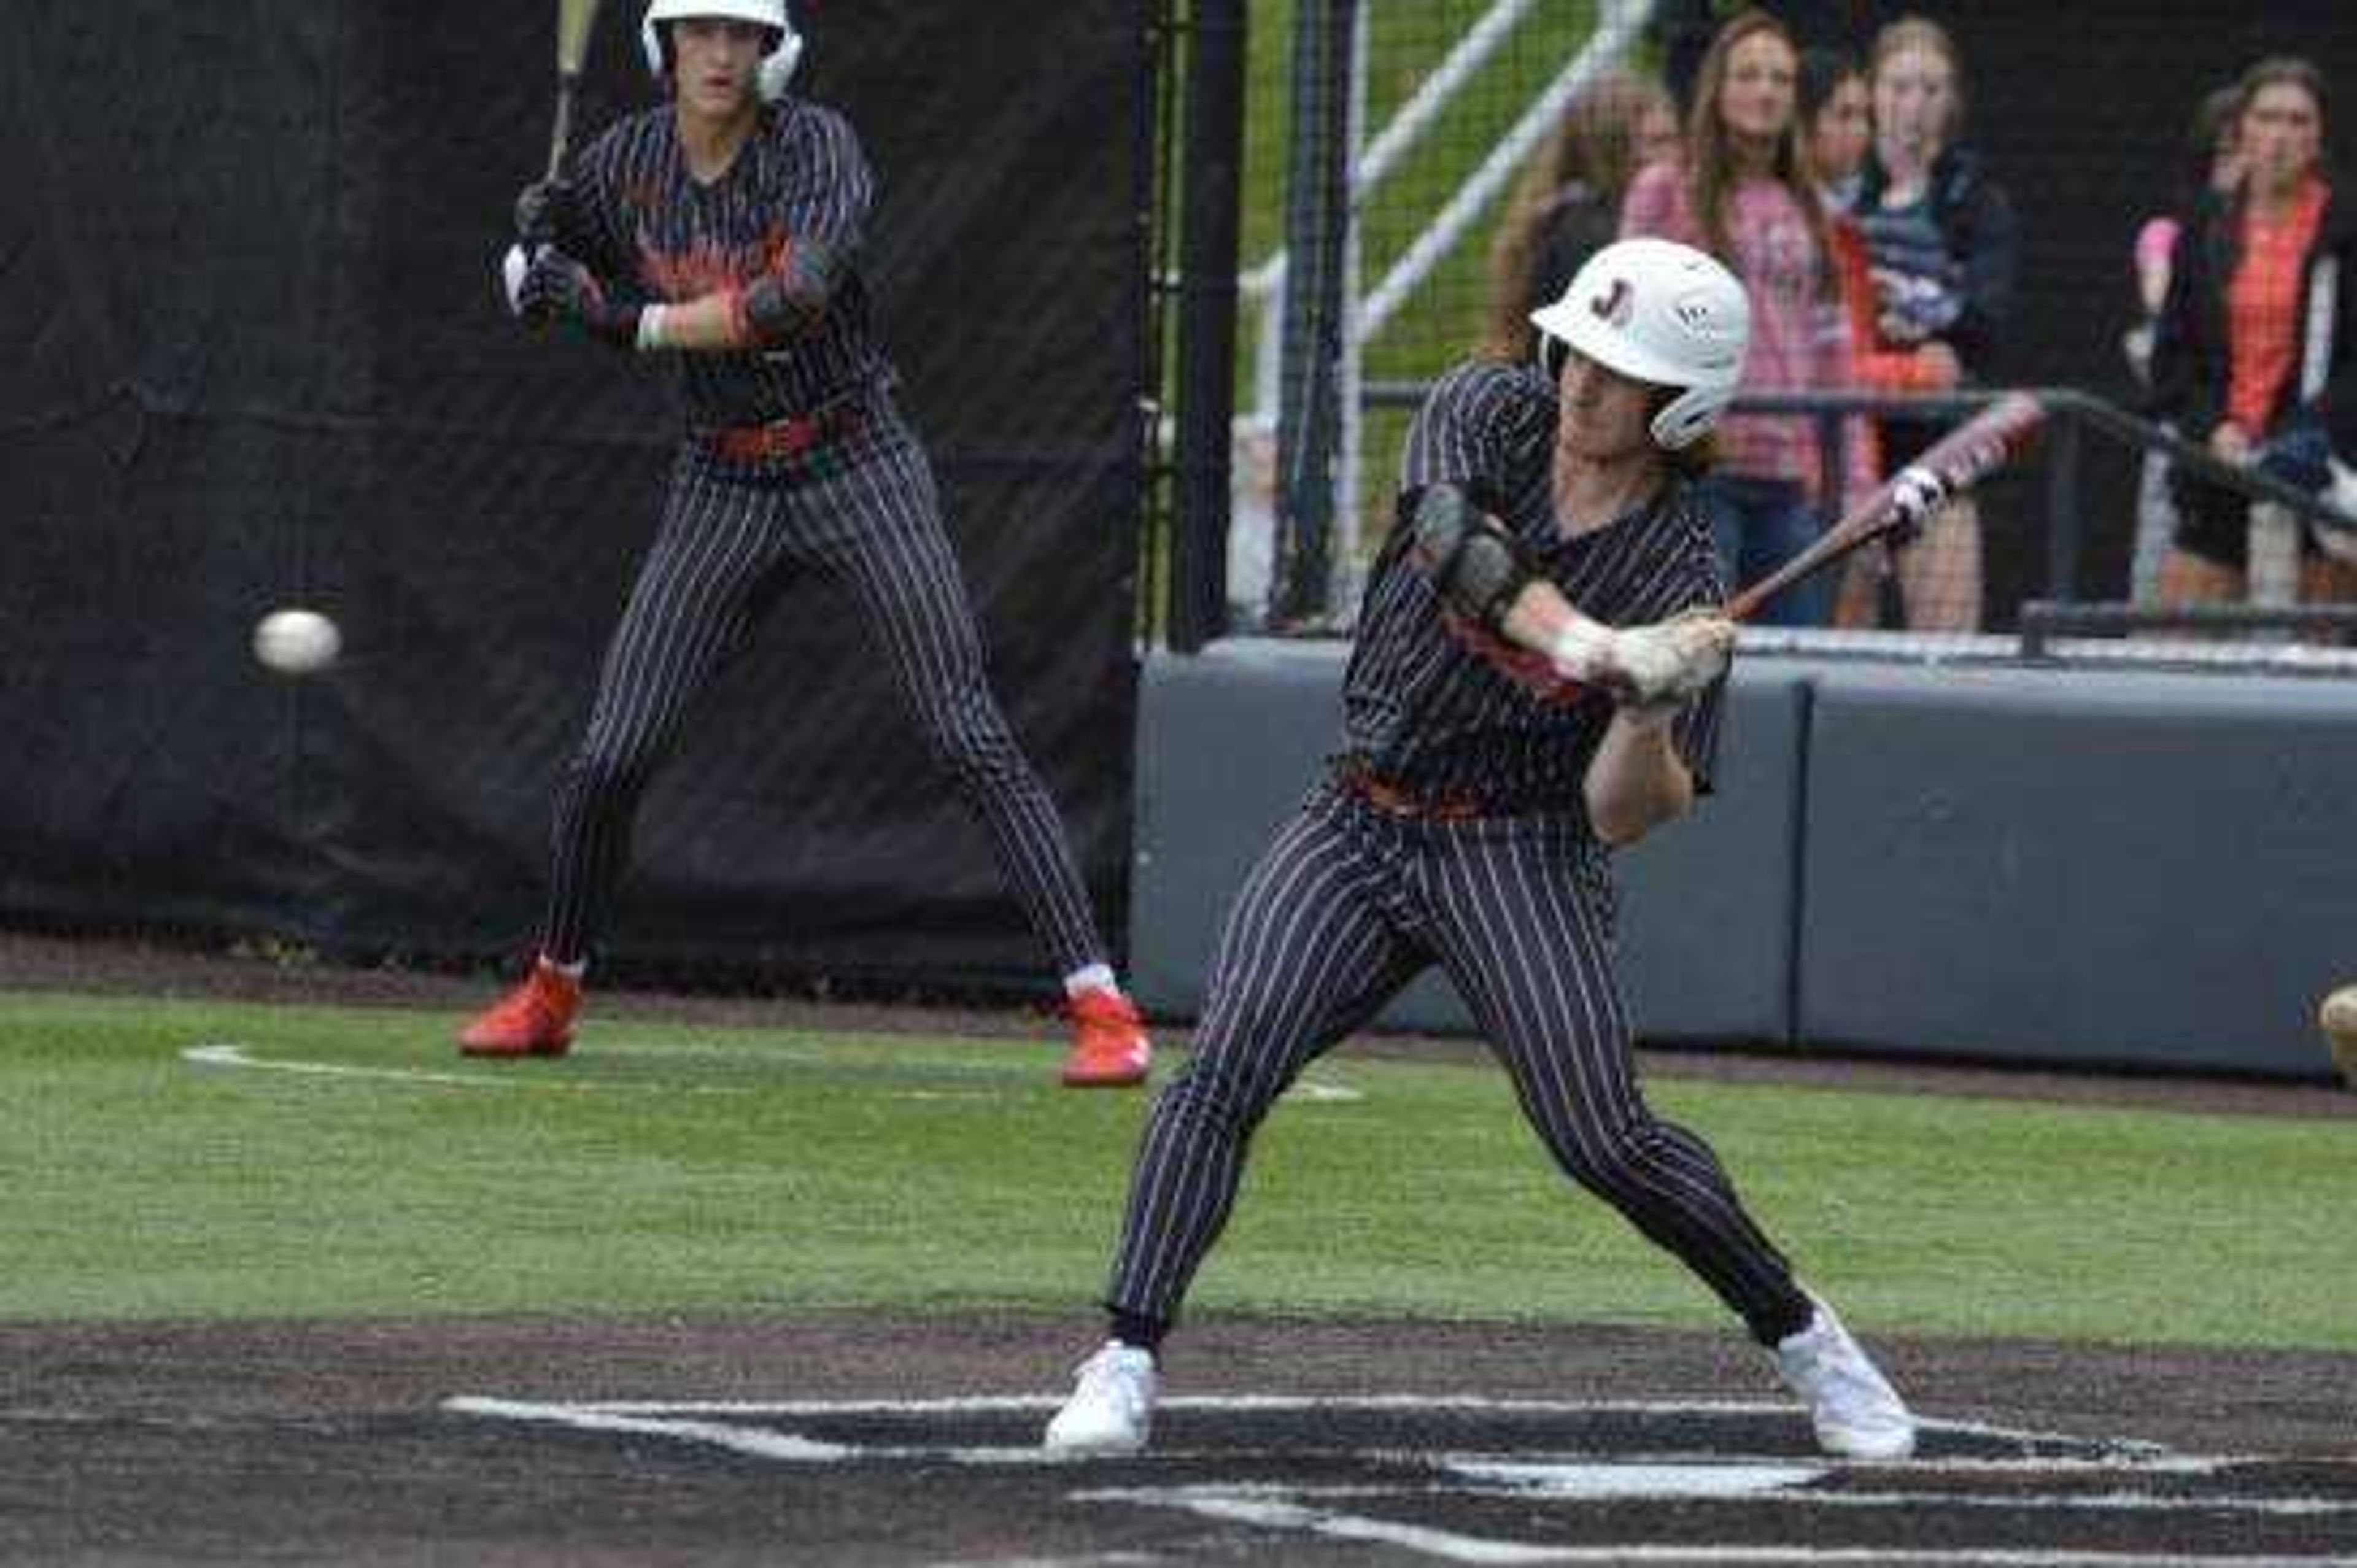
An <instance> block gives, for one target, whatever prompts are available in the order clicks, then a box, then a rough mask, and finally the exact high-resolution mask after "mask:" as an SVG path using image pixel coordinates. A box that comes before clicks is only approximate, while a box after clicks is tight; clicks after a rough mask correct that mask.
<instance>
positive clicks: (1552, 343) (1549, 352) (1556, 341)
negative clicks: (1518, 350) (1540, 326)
mask: <svg viewBox="0 0 2357 1568" xmlns="http://www.w3.org/2000/svg"><path fill="white" fill-rule="evenodd" d="M1532 357H1533V358H1534V360H1536V361H1537V363H1538V367H1539V373H1540V374H1541V375H1544V377H1546V379H1547V385H1549V386H1560V385H1562V384H1563V366H1564V361H1565V360H1567V359H1569V358H1570V357H1571V345H1570V344H1568V343H1566V342H1565V341H1564V340H1563V339H1562V338H1558V337H1556V336H1555V334H1553V333H1552V332H1542V333H1540V334H1539V338H1538V350H1537V352H1536V353H1535V354H1534V355H1533V356H1532Z"/></svg>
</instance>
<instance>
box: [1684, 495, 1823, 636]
mask: <svg viewBox="0 0 2357 1568" xmlns="http://www.w3.org/2000/svg"><path fill="white" fill-rule="evenodd" d="M1695 499H1696V500H1697V501H1699V502H1700V503H1701V505H1702V514H1703V517H1704V518H1705V520H1706V521H1708V522H1709V523H1710V538H1711V542H1712V543H1713V544H1714V545H1716V546H1717V550H1718V564H1719V569H1720V570H1721V571H1723V572H1725V573H1727V575H1728V581H1729V582H1730V583H1732V584H1733V585H1735V586H1737V587H1741V586H1742V585H1744V584H1746V583H1750V582H1755V581H1757V580H1758V579H1760V578H1761V577H1764V576H1766V575H1768V573H1769V572H1770V571H1771V570H1773V569H1774V568H1776V567H1778V566H1781V565H1782V564H1784V563H1785V562H1786V561H1788V560H1790V559H1791V558H1792V556H1794V555H1796V554H1798V553H1800V552H1801V551H1802V550H1803V549H1804V548H1806V547H1807V546H1808V545H1809V544H1810V543H1811V542H1813V541H1814V540H1815V539H1816V537H1817V535H1818V534H1820V533H1822V532H1824V516H1823V515H1822V514H1821V513H1820V512H1819V511H1818V510H1817V509H1816V508H1815V507H1814V506H1812V505H1811V504H1810V502H1809V497H1808V492H1807V491H1805V490H1803V489H1802V488H1801V487H1800V485H1799V484H1798V483H1797V482H1796V481H1794V480H1792V479H1754V478H1745V477H1744V476H1742V475H1740V474H1712V475H1709V476H1707V477H1706V478H1704V479H1703V480H1702V481H1701V482H1700V483H1699V484H1697V485H1695ZM1837 575H1838V574H1835V573H1833V572H1824V573H1820V574H1819V575H1816V576H1814V577H1812V578H1810V579H1809V580H1808V581H1807V582H1804V583H1795V584H1793V585H1792V586H1791V587H1789V588H1787V589H1785V590H1784V591H1783V592H1782V593H1781V594H1778V595H1777V596H1775V597H1774V598H1772V599H1770V600H1769V601H1768V602H1767V603H1766V604H1765V605H1763V606H1761V607H1760V613H1759V614H1758V615H1756V616H1754V617H1752V619H1753V620H1754V621H1756V622H1757V623H1759V624H1760V625H1761V626H1824V625H1825V624H1826V623H1827V622H1828V621H1830V620H1831V619H1832V618H1833V585H1834V581H1835V577H1836V576H1837Z"/></svg>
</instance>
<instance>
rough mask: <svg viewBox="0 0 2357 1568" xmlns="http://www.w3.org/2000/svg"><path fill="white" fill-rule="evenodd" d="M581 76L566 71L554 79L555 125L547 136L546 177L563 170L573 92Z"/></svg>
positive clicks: (571, 127)
mask: <svg viewBox="0 0 2357 1568" xmlns="http://www.w3.org/2000/svg"><path fill="white" fill-rule="evenodd" d="M580 81H581V78H580V77H579V75H578V74H576V73H574V72H569V71H568V72H566V73H565V75H562V76H560V77H558V78H557V79H556V127H555V129H554V131H552V132H551V133H550V134H549V138H548V177H549V178H551V179H554V178H555V177H557V176H558V175H561V174H563V173H564V172H565V148H566V147H567V146H568V145H570V144H571V143H572V140H573V94H574V89H575V88H576V86H578V85H579V83H580Z"/></svg>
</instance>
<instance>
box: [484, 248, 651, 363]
mask: <svg viewBox="0 0 2357 1568" xmlns="http://www.w3.org/2000/svg"><path fill="white" fill-rule="evenodd" d="M511 297H512V298H513V301H514V307H515V313H516V315H518V316H519V317H522V318H523V319H524V320H526V321H569V322H572V323H573V324H575V325H576V326H577V327H579V328H581V329H582V330H583V331H584V332H587V334H589V336H590V337H592V338H597V339H598V340H599V341H600V342H605V343H611V344H613V345H614V346H615V347H616V348H619V349H629V348H633V347H635V346H636V345H637V343H638V339H639V311H640V307H639V306H636V305H632V304H630V303H629V302H628V301H621V300H616V299H613V298H610V297H609V296H608V295H607V293H606V285H603V284H601V283H599V282H598V281H597V274H594V273H592V272H590V270H589V269H588V268H587V267H585V266H583V265H582V264H581V263H579V262H576V261H575V260H574V259H573V258H572V257H571V256H568V255H566V254H565V252H562V251H559V250H555V249H545V250H542V251H541V252H538V253H536V254H534V255H533V257H532V258H531V259H530V260H529V261H528V262H526V263H525V264H524V269H523V277H522V281H521V282H520V283H518V284H517V285H516V287H515V289H514V291H513V295H512V296H511Z"/></svg>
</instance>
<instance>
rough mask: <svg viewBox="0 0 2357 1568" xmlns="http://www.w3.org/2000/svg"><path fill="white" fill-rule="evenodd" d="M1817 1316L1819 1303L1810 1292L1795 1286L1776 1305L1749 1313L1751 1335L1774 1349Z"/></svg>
mask: <svg viewBox="0 0 2357 1568" xmlns="http://www.w3.org/2000/svg"><path fill="white" fill-rule="evenodd" d="M1815 1316H1817V1304H1816V1303H1815V1302H1813V1301H1811V1300H1810V1299H1809V1297H1808V1294H1807V1293H1806V1292H1805V1291H1803V1290H1801V1289H1800V1288H1799V1287H1798V1286H1795V1287H1794V1288H1793V1290H1792V1294H1791V1295H1790V1296H1789V1297H1788V1298H1787V1299H1785V1300H1783V1301H1781V1302H1779V1303H1777V1304H1776V1305H1774V1306H1772V1307H1769V1308H1765V1309H1763V1310H1761V1311H1759V1312H1756V1313H1752V1314H1749V1315H1748V1323H1749V1327H1750V1329H1751V1337H1752V1338H1754V1339H1757V1340H1758V1341H1759V1342H1760V1344H1761V1345H1764V1346H1766V1347H1767V1348H1769V1349H1770V1350H1773V1349H1774V1348H1776V1347H1777V1346H1779V1345H1781V1344H1782V1343H1783V1342H1784V1341H1785V1340H1787V1339H1790V1338H1791V1337H1792V1336H1793V1335H1795V1334H1798V1333H1799V1332H1800V1331H1801V1330H1802V1329H1803V1328H1806V1327H1807V1326H1809V1324H1810V1321H1811V1320H1812V1319H1813V1318H1814V1317H1815Z"/></svg>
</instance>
